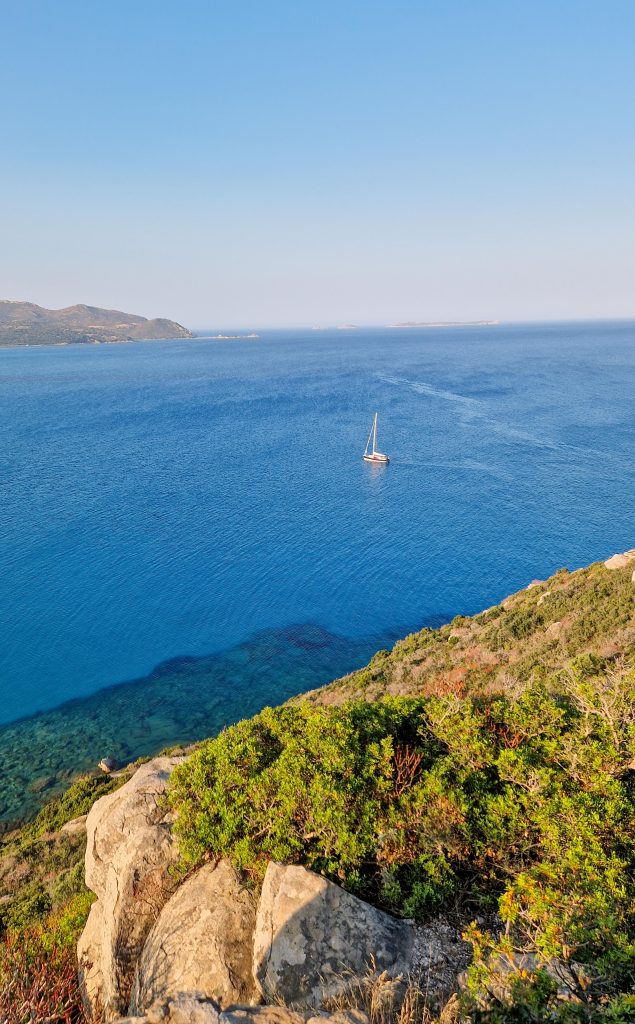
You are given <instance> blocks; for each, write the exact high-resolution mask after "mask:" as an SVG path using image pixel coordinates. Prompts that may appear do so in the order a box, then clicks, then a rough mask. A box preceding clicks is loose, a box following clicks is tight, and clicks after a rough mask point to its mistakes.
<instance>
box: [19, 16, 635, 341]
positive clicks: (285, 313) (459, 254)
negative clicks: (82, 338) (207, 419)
mask: <svg viewBox="0 0 635 1024" xmlns="http://www.w3.org/2000/svg"><path fill="white" fill-rule="evenodd" d="M0 41H1V43H0V45H1V56H0V131H1V139H2V145H1V147H0V230H1V232H2V243H1V245H0V297H3V298H4V297H7V298H28V299H31V300H33V301H35V302H39V303H41V304H43V305H49V306H61V305H67V304H70V303H73V302H77V301H86V302H88V303H92V304H95V305H103V306H112V307H118V308H122V309H127V310H130V311H134V312H140V313H144V314H146V315H164V316H169V317H174V318H176V319H179V320H181V321H183V322H185V323H187V324H188V325H191V326H194V327H196V326H202V325H209V326H220V327H222V326H232V325H234V326H238V325H241V326H242V325H244V326H251V325H266V324H280V325H293V324H322V323H337V322H341V321H350V322H356V323H385V322H390V321H392V320H394V319H396V318H399V319H437V318H444V319H452V318H455V317H456V318H464V319H466V318H473V317H478V318H481V317H488V318H490V317H492V318H494V317H497V318H501V319H544V318H550V317H554V318H561V317H595V316H597V317H605V316H635V2H634V0H593V2H589V0H531V2H529V0H527V2H523V0H504V2H503V0H500V2H496V0H434V2H432V0H418V2H415V0H383V2H376V0H314V2H309V0H226V2H224V3H220V2H215V0H201V2H198V0H180V2H177V0H172V2H167V0H125V2H122V0H108V2H104V3H98V2H87V0H81V2H75V0H55V2H53V0H38V2H34V0H0Z"/></svg>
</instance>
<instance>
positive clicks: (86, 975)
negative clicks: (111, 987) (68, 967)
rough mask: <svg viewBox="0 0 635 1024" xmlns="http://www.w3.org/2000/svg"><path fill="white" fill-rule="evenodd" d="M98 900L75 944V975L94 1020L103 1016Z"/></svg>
mask: <svg viewBox="0 0 635 1024" xmlns="http://www.w3.org/2000/svg"><path fill="white" fill-rule="evenodd" d="M102 910H103V908H102V904H101V902H100V901H99V900H97V902H96V903H93V905H92V907H91V908H90V913H89V915H88V920H87V922H86V925H85V927H84V930H83V932H82V934H81V935H80V937H79V942H78V943H77V964H78V968H77V974H78V977H79V988H80V991H81V994H82V1001H83V1003H84V1006H85V1007H86V1009H87V1010H88V1011H89V1015H90V1016H91V1017H92V1018H93V1019H94V1020H100V1019H101V1017H102V1015H103V1002H102V992H103V988H104V979H103V975H102V971H101V964H102V935H103V932H104V917H103V913H102Z"/></svg>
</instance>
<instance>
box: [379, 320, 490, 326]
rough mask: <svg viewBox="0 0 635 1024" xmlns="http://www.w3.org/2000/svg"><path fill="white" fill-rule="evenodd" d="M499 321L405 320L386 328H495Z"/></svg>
mask: <svg viewBox="0 0 635 1024" xmlns="http://www.w3.org/2000/svg"><path fill="white" fill-rule="evenodd" d="M498 324H500V320H405V321H404V322H403V323H399V324H388V327H496V326H497V325H498Z"/></svg>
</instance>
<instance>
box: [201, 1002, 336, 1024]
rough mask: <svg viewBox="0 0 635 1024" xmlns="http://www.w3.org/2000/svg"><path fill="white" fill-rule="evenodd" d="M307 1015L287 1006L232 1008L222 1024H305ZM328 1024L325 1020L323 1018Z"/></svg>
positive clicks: (221, 1019) (324, 1023) (224, 1016)
mask: <svg viewBox="0 0 635 1024" xmlns="http://www.w3.org/2000/svg"><path fill="white" fill-rule="evenodd" d="M304 1021H305V1015H303V1014H300V1013H295V1012H294V1011H293V1010H288V1009H287V1008H286V1006H232V1007H231V1008H230V1009H228V1010H225V1012H224V1013H221V1015H220V1024H304ZM321 1021H322V1022H323V1024H326V1022H325V1021H324V1018H321Z"/></svg>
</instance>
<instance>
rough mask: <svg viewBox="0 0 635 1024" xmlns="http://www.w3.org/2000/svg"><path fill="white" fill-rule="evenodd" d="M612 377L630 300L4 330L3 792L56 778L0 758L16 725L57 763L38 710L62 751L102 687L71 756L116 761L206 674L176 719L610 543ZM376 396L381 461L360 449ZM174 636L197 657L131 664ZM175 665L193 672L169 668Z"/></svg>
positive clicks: (353, 654) (628, 421) (266, 690)
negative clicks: (219, 323) (341, 321)
mask: <svg viewBox="0 0 635 1024" xmlns="http://www.w3.org/2000/svg"><path fill="white" fill-rule="evenodd" d="M634 395H635V323H633V322H603V323H584V324H581V323H567V324H563V323H559V324H533V325H514V326H505V325H501V326H492V327H479V328H457V329H451V328H440V329H403V330H400V329H363V330H362V329H359V330H354V331H353V330H350V331H335V330H334V331H284V332H272V331H265V332H261V338H260V340H258V341H226V342H221V341H211V340H203V339H200V340H195V341H170V342H153V343H136V344H129V345H109V346H86V347H81V346H73V347H47V348H26V349H10V350H2V351H0V501H1V506H0V616H1V630H2V632H1V636H2V640H1V643H0V691H1V697H2V699H1V702H0V722H4V723H11V722H13V723H14V724H13V725H10V726H8V727H7V728H8V730H9V731H6V730H5V732H2V731H0V760H1V759H2V755H3V753H4V755H5V760H6V761H7V764H9V762H10V765H12V766H13V767H12V768H11V770H12V771H13V772H14V773H15V771H17V768H16V763H17V765H18V768H22V769H23V774H22V776H20V777H19V782H18V783H16V792H23V791H27V790H29V786H31V787H33V779H34V778H35V781H36V782H38V785H37V786H36V787H35V789H36V790H37V791H38V792H39V790H40V789H42V788H45V787H46V785H47V784H48V783H47V771H49V770H50V774H51V777H53V776H54V774H55V772H54V765H53V764H49V761H47V758H49V760H50V755H49V754H45V753H42V757H41V758H40V760H39V761H38V763H37V766H36V768H35V769H34V767H33V765H32V764H29V765H28V766H27V767H26V768H25V767H24V766H22V765H21V762H20V759H21V758H24V757H26V753H25V752H26V751H27V750H33V748H34V742H35V741H34V735H35V734H34V732H33V730H34V729H36V730H39V733H38V735H39V737H40V739H39V741H38V742H40V746H41V749H42V751H49V752H50V751H51V750H55V751H56V754H55V757H56V758H60V757H62V753H60V750H63V743H62V744H61V745H60V744H57V745H56V744H55V743H53V741H52V739H51V734H50V730H53V731H54V732H55V734H56V735H62V736H63V734H64V730H65V722H70V720H71V719H73V722H74V726H73V728H74V729H75V730H76V734H77V744H76V746H75V747H74V748H73V757H75V758H76V757H77V754H78V751H79V749H80V747H81V737H82V735H84V734H85V735H88V732H89V730H88V726H87V724H86V723H87V722H89V721H94V720H95V719H94V716H95V713H96V712H95V708H96V706H97V705H96V704H95V701H97V704H99V702H100V701H101V702H102V703H101V704H99V706H100V707H102V710H103V707H105V705H104V701H106V703H108V700H110V699H111V698H109V697H107V694H108V693H110V694H111V696H112V694H113V693H116V694H117V696H112V700H111V705H110V707H111V710H110V712H109V715H110V718H109V726H108V728H107V729H106V728H105V727H104V728H103V729H102V732H101V733H100V732H99V730H98V729H97V730H96V732H95V735H94V736H92V740H91V749H90V750H89V751H87V753H86V756H87V757H88V758H91V757H92V758H93V759H94V757H95V756H99V755H101V754H102V753H104V752H106V751H105V750H104V749H103V742H105V741H106V739H107V740H108V742H109V743H110V744H111V745H112V744H113V743H115V737H116V736H118V737H119V741H120V743H121V745H122V747H121V753H122V756H124V755H126V756H136V755H137V753H139V752H149V748H151V747H153V746H154V747H156V746H157V743H158V737H159V736H160V738H161V740H165V741H166V742H169V741H171V740H172V739H175V740H176V739H178V740H186V739H189V738H196V737H195V736H194V735H192V736H188V714H187V713H186V711H187V708H188V707H189V708H190V711H191V716H190V717H191V718H193V717H195V716H196V714H197V712H200V710H201V708H205V707H206V706H207V705H206V704H205V700H206V698H207V696H208V695H209V693H210V692H211V690H213V691H214V707H216V708H217V711H216V712H215V713H214V714H212V712H211V711H210V712H209V715H208V716H207V717H205V715H203V718H202V720H200V721H199V722H198V726H197V728H196V729H193V730H192V732H193V733H194V732H197V733H198V734H201V735H202V734H205V728H206V727H207V731H212V729H213V727H218V725H219V723H220V724H222V722H223V721H224V720H225V719H227V720H231V719H232V718H235V717H237V716H239V715H240V713H241V709H242V708H244V709H245V712H246V711H251V710H254V706H255V704H258V705H260V704H262V703H265V702H272V701H275V700H276V699H283V698H284V697H286V696H288V695H289V694H290V693H291V692H298V691H299V690H300V689H302V688H304V687H306V685H317V684H318V683H320V682H324V681H326V680H327V679H328V678H329V675H336V674H339V673H341V672H344V671H348V670H349V669H351V668H353V667H355V666H356V665H358V664H361V663H362V662H363V661H364V660H365V659H366V657H367V656H368V654H369V653H370V652H371V651H372V649H373V648H374V647H377V646H379V645H380V644H383V643H386V642H387V638H388V639H391V638H394V637H396V636H398V635H401V634H404V633H406V632H408V631H411V630H413V629H415V628H418V627H420V626H421V625H422V624H423V623H424V622H428V621H430V622H435V621H440V620H443V619H447V618H449V617H452V616H453V615H455V614H457V613H472V612H475V611H478V610H479V609H481V608H483V607H486V606H488V605H491V604H492V603H494V602H496V601H497V600H499V599H500V598H502V597H503V596H504V595H505V594H507V593H509V592H511V591H513V590H515V589H517V588H519V587H522V586H524V585H526V584H527V583H528V582H529V581H530V580H531V579H532V578H534V577H536V576H538V577H544V576H546V575H547V574H549V573H551V572H553V571H554V570H556V569H557V568H559V567H560V566H562V565H566V566H568V567H571V568H573V567H575V566H579V565H583V564H586V563H588V562H590V561H593V560H596V559H600V558H605V557H607V556H608V555H609V554H611V553H612V552H613V551H617V550H624V549H625V548H628V547H632V546H633V544H634V543H635V522H634V515H633V485H634V483H635V462H634V453H635V414H634V409H633V396H634ZM376 410H377V411H378V412H379V447H380V448H381V449H382V450H385V451H387V452H388V453H389V454H390V455H391V462H390V465H389V466H386V467H375V466H371V465H368V464H366V463H364V462H363V461H362V460H361V452H362V450H363V446H364V444H365V441H366V436H367V433H368V430H369V428H370V423H371V419H372V416H373V413H374V412H375V411H376ZM306 630H309V634H310V635H311V636H314V635H319V643H318V644H317V648H319V650H320V651H321V652H322V655H321V656H320V657H321V660H320V659H317V660H316V659H315V658H314V664H317V662H319V666H318V667H317V668H316V669H315V671H312V670H311V669H305V668H303V667H301V666H306V664H307V663H308V662H309V661H310V660H311V658H312V657H313V656H314V650H315V645H313V644H312V642H309V643H308V644H306V645H305V644H304V641H305V639H306V636H307V634H306ZM311 630H313V631H315V630H317V631H318V634H315V633H311ZM272 652H273V653H272ZM298 652H304V654H302V656H301V657H300V655H299V654H298ZM183 658H189V659H200V661H196V660H194V661H185V662H183V661H182V660H181V661H177V662H174V661H172V662H171V664H172V669H175V666H176V669H175V672H176V674H175V672H173V671H172V669H169V670H168V671H164V670H163V669H162V670H160V671H159V672H158V674H157V673H154V674H153V670H154V669H155V668H156V666H158V665H160V664H161V663H162V662H166V661H170V660H171V659H183ZM276 658H277V659H278V661H277V662H276ZM214 659H216V660H214ZM241 664H242V665H245V664H248V665H249V671H248V672H245V671H241ZM184 665H185V666H190V667H191V666H193V665H194V666H197V665H198V666H199V669H200V666H201V665H203V666H205V671H203V672H201V671H199V669H196V670H195V671H192V672H191V673H190V674H189V675H188V672H189V669H188V671H187V672H186V673H185V676H187V678H188V679H189V680H190V681H189V683H187V681H184V679H185V677H184V675H183V666H184ZM276 665H278V666H279V670H278V669H276ZM228 666H229V667H228ZM261 670H262V671H261ZM305 671H306V672H308V675H305ZM190 676H191V678H190ZM261 677H262V678H265V677H266V679H267V680H268V682H267V685H266V686H265V687H263V688H261V689H258V679H259V678H261ZM157 678H159V679H160V680H161V683H160V684H159V686H158V689H157ZM220 678H222V679H223V686H222V687H220V689H219V679H220ZM176 679H178V685H177V684H176V683H175V680H176ZM132 680H134V684H133V683H132V682H130V681H132ZM117 683H126V684H127V685H126V686H125V687H124V688H123V690H121V689H120V690H118V691H106V696H104V694H101V696H99V694H98V691H101V690H102V689H103V688H104V687H112V685H113V684H117ZM179 687H180V689H179ZM223 687H224V689H223ZM170 690H173V691H174V692H176V691H177V690H178V692H179V703H180V706H181V715H180V720H179V722H178V726H177V724H176V723H175V716H174V715H171V714H167V713H166V714H165V715H164V716H163V717H162V713H161V706H162V700H163V698H165V699H166V701H167V699H168V695H169V693H170ZM151 691H152V694H153V697H152V700H153V701H154V704H153V707H152V715H154V718H153V722H150V723H148V724H147V728H146V730H145V733H144V740H143V741H142V740H141V739H138V740H137V741H136V742H128V734H132V733H133V732H134V730H133V729H132V725H133V724H134V723H136V726H137V727H138V725H139V715H140V713H141V711H140V708H141V709H143V706H144V704H143V695H144V693H146V694H149V693H150V692H151ZM256 691H257V695H258V696H257V700H255V702H254V700H253V699H251V698H250V694H253V693H254V692H256ZM96 694H98V696H97V697H95V696H94V695H96ZM91 695H92V696H91ZM122 695H123V696H122ZM126 695H127V696H126ZM162 695H163V697H162ZM73 698H75V699H77V698H79V700H77V701H76V702H75V703H74V704H72V705H71V706H69V708H67V709H62V710H61V711H56V712H54V713H53V717H51V715H50V714H49V717H48V718H47V716H46V715H40V716H39V717H38V718H35V719H33V718H27V719H26V722H20V723H17V724H16V723H15V720H16V719H18V718H23V717H24V716H32V715H33V714H34V713H36V712H42V711H45V712H47V713H48V709H54V708H56V707H57V706H58V705H60V703H61V702H64V701H68V700H70V699H73ZM149 699H150V698H149V697H148V700H149ZM91 702H92V703H91ZM168 703H169V701H168ZM230 705H231V707H230ZM223 707H224V708H225V710H223ZM126 708H128V711H126ZM157 709H158V710H157ZM101 713H102V712H100V714H101ZM103 713H104V714H106V712H103ZM206 714H207V712H206ZM82 715H84V719H83V720H82ZM157 715H158V719H159V725H158V727H157V725H156V722H157ZM91 716H92V717H91ZM215 716H216V717H215ZM177 717H178V716H177ZM199 717H200V715H199ZM82 721H83V724H82ZM51 723H54V724H51ZM153 723H154V725H153ZM115 727H116V728H115ZM155 733H156V735H155ZM16 737H18V738H17V739H16ZM153 737H154V739H156V740H157V742H154V739H153ZM100 742H102V746H100ZM36 745H37V744H36ZM142 747H143V748H144V749H143V750H142V749H141V748H142ZM145 748H148V751H146V749H145ZM9 755H10V757H9ZM36 761H37V758H36ZM40 762H41V763H40ZM7 770H9V769H7ZM65 770H66V769H65ZM32 791H33V788H31V790H29V792H32ZM19 803H20V800H19V799H18V798H17V797H16V798H15V799H14V800H13V803H12V805H11V806H12V810H15V809H16V807H18V805H19ZM1 814H2V807H1V805H0V815H1Z"/></svg>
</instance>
